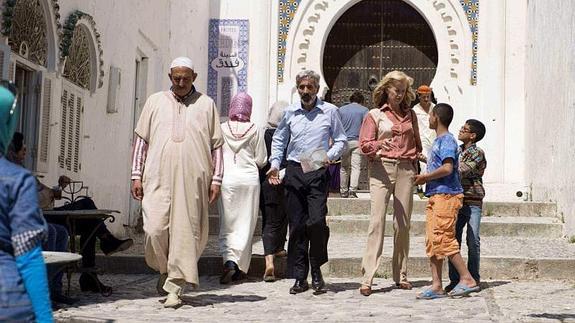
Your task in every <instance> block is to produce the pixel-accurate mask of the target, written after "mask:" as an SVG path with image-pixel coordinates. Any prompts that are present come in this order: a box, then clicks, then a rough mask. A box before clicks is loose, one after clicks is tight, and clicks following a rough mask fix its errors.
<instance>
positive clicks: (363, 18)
mask: <svg viewBox="0 0 575 323" xmlns="http://www.w3.org/2000/svg"><path fill="white" fill-rule="evenodd" d="M437 62H438V52H437V44H436V41H435V37H434V34H433V32H432V30H431V28H430V26H429V25H428V24H427V22H426V20H425V19H424V18H423V17H422V16H421V15H420V14H419V12H418V11H417V10H415V9H414V8H413V7H411V6H410V5H409V4H407V3H406V2H404V1H402V0H364V1H361V2H359V3H357V4H355V5H354V6H352V7H351V8H350V9H348V10H347V11H346V12H345V13H344V14H343V15H342V16H341V17H340V18H339V19H338V20H337V22H336V23H335V24H334V26H333V28H332V29H331V31H330V33H329V36H328V38H327V41H326V45H325V49H324V55H323V74H324V76H325V81H326V83H327V86H328V87H329V89H330V91H331V101H332V102H333V103H335V104H336V105H338V106H339V105H342V104H344V103H346V102H348V99H349V96H350V95H351V94H352V93H353V92H354V91H361V92H362V93H363V94H364V96H365V99H366V101H367V103H366V105H368V106H369V107H371V98H370V96H371V90H370V87H369V84H370V82H371V83H373V82H376V81H378V80H380V79H381V78H382V77H383V76H384V75H385V74H386V73H388V72H390V71H392V70H402V71H404V72H406V73H407V74H408V75H410V76H411V77H413V78H414V80H415V84H414V85H415V86H416V87H417V86H418V85H420V84H430V83H431V81H432V80H433V77H434V76H435V71H436V68H437Z"/></svg>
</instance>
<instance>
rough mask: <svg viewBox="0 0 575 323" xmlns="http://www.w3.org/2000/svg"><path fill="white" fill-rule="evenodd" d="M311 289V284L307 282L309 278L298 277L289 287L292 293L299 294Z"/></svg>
mask: <svg viewBox="0 0 575 323" xmlns="http://www.w3.org/2000/svg"><path fill="white" fill-rule="evenodd" d="M308 289H309V285H308V284H307V279H301V280H300V279H296V280H295V283H294V284H293V286H292V287H291V288H290V289H289V293H290V294H299V293H303V292H305V291H306V290H308Z"/></svg>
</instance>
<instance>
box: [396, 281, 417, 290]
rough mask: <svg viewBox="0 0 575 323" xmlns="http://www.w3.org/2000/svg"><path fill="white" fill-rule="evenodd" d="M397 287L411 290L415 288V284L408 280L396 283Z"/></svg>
mask: <svg viewBox="0 0 575 323" xmlns="http://www.w3.org/2000/svg"><path fill="white" fill-rule="evenodd" d="M395 287H397V288H399V289H405V290H411V289H412V288H413V285H412V284H411V283H410V282H408V281H403V282H400V283H395Z"/></svg>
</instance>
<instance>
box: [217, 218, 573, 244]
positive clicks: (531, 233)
mask: <svg viewBox="0 0 575 323" xmlns="http://www.w3.org/2000/svg"><path fill="white" fill-rule="evenodd" d="M327 223H328V225H329V227H330V230H331V232H332V233H361V234H363V233H367V230H368V227H369V216H368V215H339V216H328V217H327ZM209 224H210V231H209V232H210V235H217V234H218V233H219V230H220V228H219V216H218V215H210V220H209ZM261 233H262V219H261V217H259V218H258V222H257V225H256V229H255V231H254V235H255V236H261ZM410 233H411V236H423V235H425V215H422V214H413V215H412V216H411V229H410ZM385 234H386V235H393V216H392V215H391V214H390V215H387V217H386V226H385ZM481 236H484V237H488V236H507V237H538V238H561V237H562V236H563V223H561V221H560V220H559V219H557V218H551V217H519V216H510V217H509V216H506V217H496V216H483V217H482V219H481Z"/></svg>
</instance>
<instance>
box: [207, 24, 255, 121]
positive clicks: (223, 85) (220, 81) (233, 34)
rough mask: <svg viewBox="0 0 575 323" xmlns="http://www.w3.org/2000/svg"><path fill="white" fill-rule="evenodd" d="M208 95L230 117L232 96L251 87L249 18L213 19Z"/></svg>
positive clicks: (209, 44) (210, 38)
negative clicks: (249, 76)
mask: <svg viewBox="0 0 575 323" xmlns="http://www.w3.org/2000/svg"><path fill="white" fill-rule="evenodd" d="M208 48H209V49H208V64H209V68H208V95H209V96H210V97H211V98H212V99H214V101H215V102H216V105H217V106H218V107H219V111H220V116H221V117H224V118H225V117H227V115H228V107H229V104H230V100H231V98H232V97H233V96H234V95H235V94H236V93H238V92H247V90H248V50H249V21H248V20H246V19H210V27H209V42H208Z"/></svg>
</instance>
